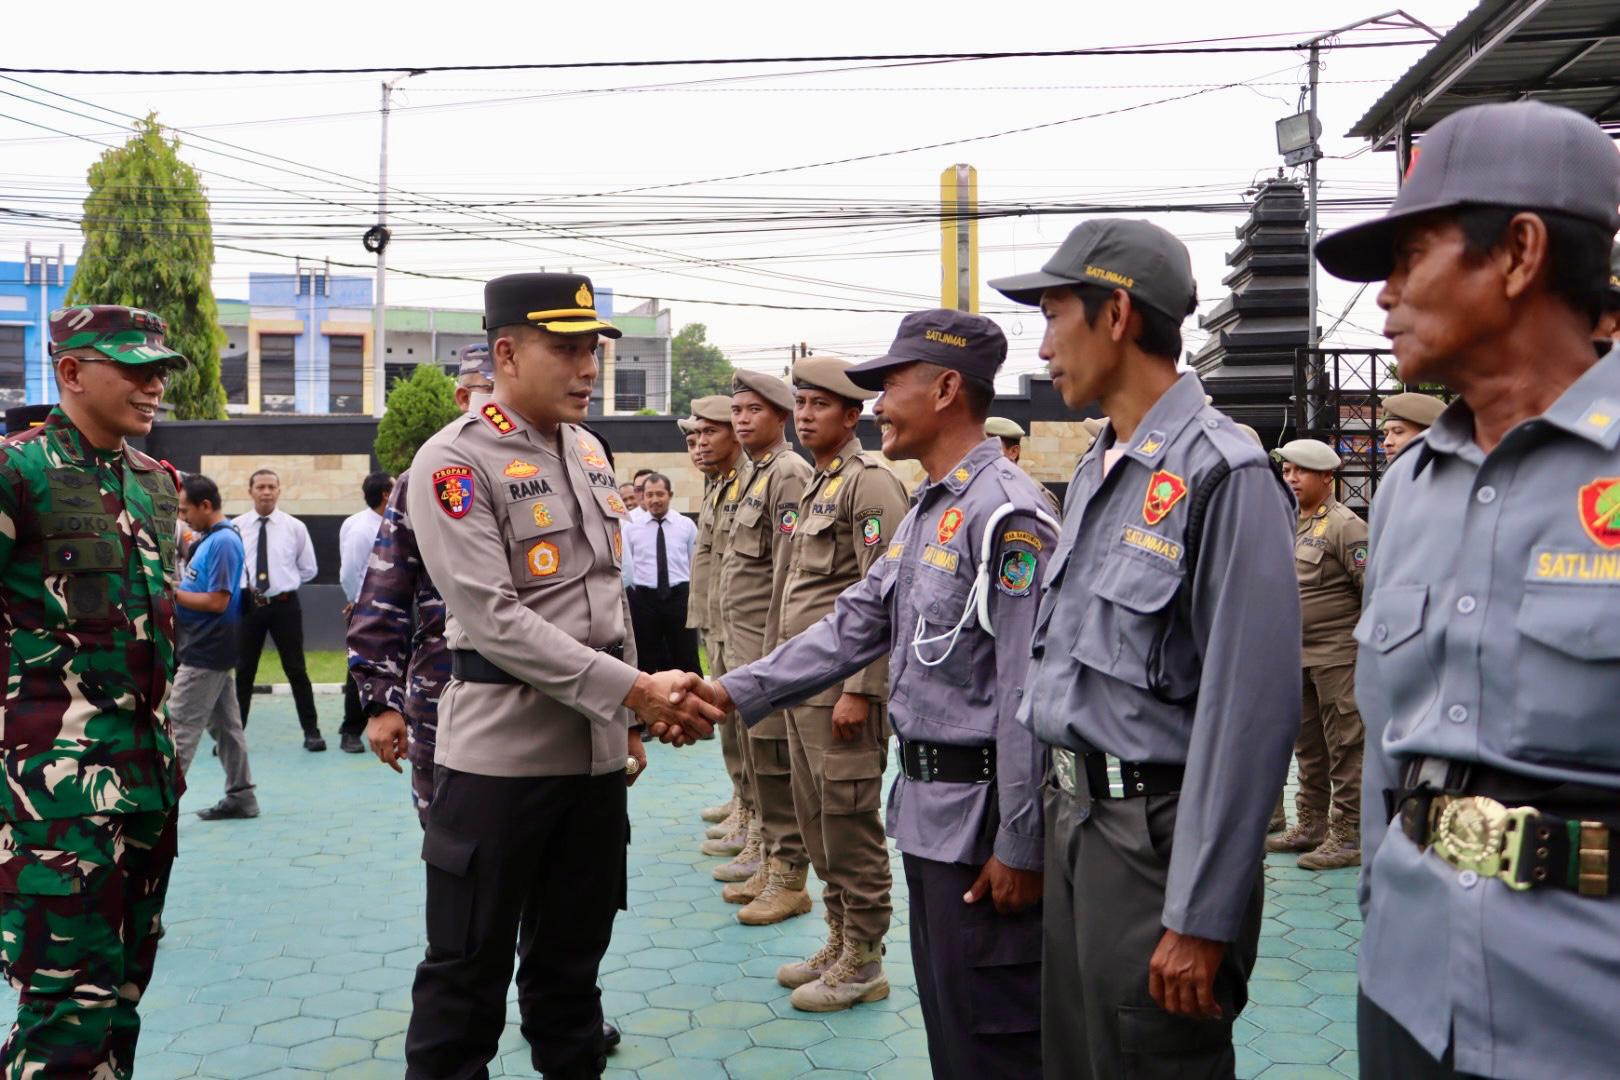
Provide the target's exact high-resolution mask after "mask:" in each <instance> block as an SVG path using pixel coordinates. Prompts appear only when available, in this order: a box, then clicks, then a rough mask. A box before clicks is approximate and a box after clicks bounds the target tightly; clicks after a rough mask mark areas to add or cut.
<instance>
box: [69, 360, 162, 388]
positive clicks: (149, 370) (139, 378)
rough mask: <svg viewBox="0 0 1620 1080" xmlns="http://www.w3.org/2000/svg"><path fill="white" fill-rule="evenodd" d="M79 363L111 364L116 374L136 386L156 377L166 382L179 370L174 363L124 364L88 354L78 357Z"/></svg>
mask: <svg viewBox="0 0 1620 1080" xmlns="http://www.w3.org/2000/svg"><path fill="white" fill-rule="evenodd" d="M79 363H81V364H111V365H112V366H113V369H114V370H116V371H117V372H118V374H120V375H122V376H123V377H124V378H125V379H128V380H129V381H130V382H132V383H134V384H135V385H137V386H142V385H145V384H146V383H147V382H150V381H151V380H152V379H157V380H158V381H159V382H162V383H165V384H167V383H169V382H170V381H172V380H173V379H174V373H175V372H176V371H177V370H179V369H178V366H177V365H174V364H165V363H161V362H156V363H150V364H125V363H121V362H120V361H117V360H113V359H101V358H99V357H89V356H81V357H79Z"/></svg>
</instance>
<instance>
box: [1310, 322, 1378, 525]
mask: <svg viewBox="0 0 1620 1080" xmlns="http://www.w3.org/2000/svg"><path fill="white" fill-rule="evenodd" d="M1393 363H1394V357H1393V356H1392V355H1391V354H1390V353H1389V352H1387V351H1385V350H1383V349H1343V348H1328V347H1318V348H1314V349H1313V348H1309V347H1304V348H1299V349H1296V350H1294V427H1295V429H1296V430H1297V431H1298V437H1299V438H1301V439H1319V440H1320V441H1322V442H1325V443H1327V444H1328V445H1329V446H1331V447H1333V448H1334V449H1335V450H1337V451H1338V452H1339V456H1340V458H1342V459H1343V462H1344V464H1342V465H1340V466H1339V499H1340V501H1341V502H1344V503H1346V504H1348V505H1349V506H1351V507H1354V508H1355V509H1357V510H1360V511H1362V512H1363V513H1365V512H1366V508H1367V507H1368V506H1369V505H1370V504H1371V503H1372V498H1373V495H1374V493H1375V492H1377V490H1378V478H1379V476H1380V475H1381V474H1382V473H1383V470H1384V467H1385V465H1386V462H1385V461H1384V452H1383V450H1382V449H1381V448H1380V447H1379V442H1380V439H1379V433H1378V419H1379V412H1378V410H1379V403H1380V402H1381V401H1382V400H1383V399H1384V398H1386V397H1389V396H1391V395H1393V394H1398V393H1400V392H1401V391H1402V390H1405V389H1406V387H1404V386H1402V385H1401V384H1400V383H1399V382H1398V381H1397V380H1396V378H1395V374H1394V372H1393V371H1392V370H1391V366H1392V365H1393Z"/></svg>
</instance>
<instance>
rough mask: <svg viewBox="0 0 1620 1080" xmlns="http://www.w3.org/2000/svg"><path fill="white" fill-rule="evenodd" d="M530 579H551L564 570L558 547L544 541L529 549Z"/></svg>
mask: <svg viewBox="0 0 1620 1080" xmlns="http://www.w3.org/2000/svg"><path fill="white" fill-rule="evenodd" d="M527 561H528V563H529V576H530V577H550V576H551V575H552V574H555V573H556V572H557V571H558V570H559V569H561V568H562V559H561V558H560V557H559V556H558V554H557V545H556V544H553V543H550V542H549V541H546V540H542V541H540V542H539V543H538V544H535V545H534V546H533V547H531V548H530V549H529V554H528V557H527Z"/></svg>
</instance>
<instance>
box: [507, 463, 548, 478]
mask: <svg viewBox="0 0 1620 1080" xmlns="http://www.w3.org/2000/svg"><path fill="white" fill-rule="evenodd" d="M539 471H540V466H538V465H536V464H534V463H533V462H529V461H519V460H517V459H516V458H513V459H512V463H511V464H510V465H508V466H507V467H506V468H504V469H502V470H501V475H502V476H511V477H514V478H516V479H518V480H524V479H527V478H528V477H531V476H533V475H534V474H535V473H537V472H539Z"/></svg>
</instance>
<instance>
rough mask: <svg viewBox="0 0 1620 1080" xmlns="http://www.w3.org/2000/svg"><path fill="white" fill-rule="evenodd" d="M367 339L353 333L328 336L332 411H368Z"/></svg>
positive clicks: (328, 372)
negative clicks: (366, 390) (366, 404)
mask: <svg viewBox="0 0 1620 1080" xmlns="http://www.w3.org/2000/svg"><path fill="white" fill-rule="evenodd" d="M365 340H366V339H365V338H362V337H359V336H357V335H353V334H345V335H343V336H333V337H331V338H328V339H327V341H328V343H329V344H328V352H327V354H328V356H330V357H331V359H330V361H329V362H328V364H327V373H326V384H327V390H328V395H327V396H328V398H329V404H328V406H327V411H328V412H334V413H358V412H364V411H365V410H364V405H365V394H364V387H365V383H364V379H365V370H366V354H365Z"/></svg>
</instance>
